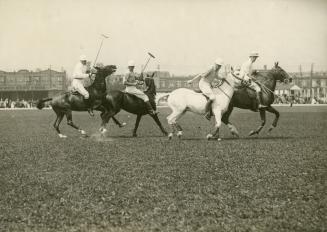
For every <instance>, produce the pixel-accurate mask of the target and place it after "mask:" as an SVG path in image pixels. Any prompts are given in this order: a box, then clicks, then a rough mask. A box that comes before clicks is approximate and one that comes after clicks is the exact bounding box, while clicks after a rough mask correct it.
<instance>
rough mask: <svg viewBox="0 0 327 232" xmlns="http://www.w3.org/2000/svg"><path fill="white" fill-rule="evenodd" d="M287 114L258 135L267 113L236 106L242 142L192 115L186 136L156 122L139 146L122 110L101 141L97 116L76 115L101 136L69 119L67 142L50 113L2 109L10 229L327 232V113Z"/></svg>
mask: <svg viewBox="0 0 327 232" xmlns="http://www.w3.org/2000/svg"><path fill="white" fill-rule="evenodd" d="M278 109H279V110H280V111H281V118H280V123H279V125H278V127H277V128H276V129H275V130H274V131H273V132H272V133H271V134H267V133H266V132H265V131H263V132H262V134H261V135H260V136H257V137H251V138H249V137H247V136H246V134H247V133H248V132H249V131H250V130H252V129H254V128H256V127H257V126H258V125H259V115H258V114H256V113H251V112H248V111H241V110H236V112H234V113H233V115H232V117H231V120H232V122H234V124H235V125H236V126H237V128H238V130H239V132H240V133H241V138H240V139H234V138H232V136H231V135H230V134H229V131H228V129H227V128H226V127H225V126H223V127H224V128H223V129H222V132H221V134H222V137H223V140H222V141H221V142H217V141H206V140H205V136H206V134H207V133H208V132H209V131H210V128H211V126H212V124H210V123H209V122H207V121H206V120H205V119H203V118H201V117H200V116H195V115H192V114H187V115H186V116H185V117H184V118H182V120H181V125H182V126H183V128H184V132H185V133H184V137H183V139H182V140H178V139H177V138H176V137H175V138H174V139H173V140H172V141H168V140H167V138H165V137H162V135H161V133H160V131H159V129H158V128H157V127H156V125H155V124H154V122H153V121H152V119H151V118H149V117H148V116H146V117H144V118H143V119H142V121H141V124H140V128H139V131H138V135H139V137H138V138H133V137H131V134H132V133H131V131H132V128H133V125H134V120H135V116H134V115H130V114H127V113H123V112H122V113H120V114H119V115H118V117H117V118H119V120H121V121H125V122H127V123H128V125H127V126H126V127H125V128H122V129H119V128H117V126H115V125H114V124H113V123H112V122H111V123H110V125H109V126H108V129H109V133H110V137H109V138H106V139H104V140H101V139H99V136H98V135H97V134H96V133H97V130H98V128H99V125H100V120H99V116H98V115H96V117H95V118H90V117H89V116H88V114H87V113H75V114H74V121H75V122H76V123H77V124H78V125H80V126H81V127H82V128H83V129H85V130H86V131H87V132H88V133H89V134H90V135H92V133H95V134H93V135H92V136H91V137H89V138H81V137H80V135H79V134H78V133H77V132H76V131H74V130H73V129H72V128H71V127H68V126H67V125H66V124H65V121H64V122H63V123H62V127H61V128H62V130H63V133H65V134H66V135H68V138H67V139H59V138H58V136H57V135H56V133H55V131H54V129H53V128H52V123H53V120H54V114H53V113H52V111H51V110H43V111H34V110H32V111H24V110H21V111H0V131H1V132H0V133H1V137H0V231H326V230H327V223H326V222H327V209H326V208H327V197H326V192H327V144H326V143H327V107H292V108H289V107H280V108H278ZM160 111H161V114H160V118H161V120H162V122H163V124H164V126H165V127H166V128H167V123H166V120H165V117H166V116H167V114H168V112H169V111H168V109H160ZM271 121H272V116H271V115H269V117H268V124H267V128H268V126H269V125H270V123H271ZM167 129H168V128H167Z"/></svg>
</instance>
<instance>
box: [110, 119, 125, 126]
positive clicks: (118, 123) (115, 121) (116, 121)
mask: <svg viewBox="0 0 327 232" xmlns="http://www.w3.org/2000/svg"><path fill="white" fill-rule="evenodd" d="M112 120H114V123H115V124H116V125H117V126H119V127H120V128H122V127H124V126H126V124H127V123H126V122H123V123H120V122H119V121H118V119H116V118H115V117H112Z"/></svg>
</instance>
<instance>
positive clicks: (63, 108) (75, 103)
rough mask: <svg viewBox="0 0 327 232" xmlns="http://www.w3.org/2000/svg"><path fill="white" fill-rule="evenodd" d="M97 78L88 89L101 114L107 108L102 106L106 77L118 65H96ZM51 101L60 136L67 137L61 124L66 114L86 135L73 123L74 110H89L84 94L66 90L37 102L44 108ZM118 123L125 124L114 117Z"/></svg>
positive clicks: (56, 127)
mask: <svg viewBox="0 0 327 232" xmlns="http://www.w3.org/2000/svg"><path fill="white" fill-rule="evenodd" d="M95 69H96V73H95V79H94V82H93V83H92V85H91V86H89V87H87V88H86V90H87V91H88V92H89V94H90V99H91V102H92V105H93V107H92V108H94V109H95V110H98V111H101V115H104V114H106V108H104V107H103V106H102V99H103V98H104V96H105V95H106V91H107V89H106V77H107V76H109V75H111V74H113V73H114V72H115V71H116V69H117V67H116V66H115V65H107V66H105V67H102V68H100V67H95ZM48 101H51V102H50V105H51V107H52V109H53V111H54V112H55V113H56V115H57V118H56V120H55V122H54V124H53V126H54V128H55V129H56V131H57V133H58V135H59V137H60V138H66V137H67V136H66V135H63V134H61V132H60V129H59V125H60V123H61V121H62V119H63V117H64V116H65V115H66V118H67V124H68V125H70V126H71V127H73V128H75V129H77V130H78V131H79V132H80V133H81V134H82V135H86V133H85V131H84V130H82V129H80V128H79V127H78V126H77V125H76V124H74V123H73V117H72V111H87V110H88V109H87V108H88V107H87V106H86V105H85V102H84V100H83V96H81V95H80V94H79V93H72V92H66V93H63V94H60V95H58V96H55V97H53V98H45V99H40V100H39V101H38V103H37V108H38V109H40V110H41V109H42V108H43V107H44V106H45V102H48ZM113 119H114V121H115V122H116V124H118V125H119V126H120V127H121V126H123V125H122V124H120V123H119V122H118V121H117V120H116V119H115V118H113Z"/></svg>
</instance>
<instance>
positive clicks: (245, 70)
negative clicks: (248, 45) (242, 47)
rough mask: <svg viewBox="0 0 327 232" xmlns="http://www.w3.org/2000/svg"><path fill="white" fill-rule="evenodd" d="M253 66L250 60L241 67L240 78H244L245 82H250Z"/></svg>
mask: <svg viewBox="0 0 327 232" xmlns="http://www.w3.org/2000/svg"><path fill="white" fill-rule="evenodd" d="M252 66H253V63H252V61H251V59H248V60H247V61H245V62H244V63H243V64H242V66H241V70H240V78H243V79H245V80H248V79H249V78H251V73H252Z"/></svg>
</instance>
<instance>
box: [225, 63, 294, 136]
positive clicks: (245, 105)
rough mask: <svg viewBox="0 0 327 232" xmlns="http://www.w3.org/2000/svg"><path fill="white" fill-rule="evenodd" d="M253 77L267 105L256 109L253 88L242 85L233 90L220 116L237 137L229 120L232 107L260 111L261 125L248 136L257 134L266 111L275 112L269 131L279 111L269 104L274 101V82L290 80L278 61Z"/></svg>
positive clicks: (235, 130)
mask: <svg viewBox="0 0 327 232" xmlns="http://www.w3.org/2000/svg"><path fill="white" fill-rule="evenodd" d="M255 77H256V79H257V82H258V83H259V84H260V85H261V89H262V98H263V99H262V100H263V104H264V105H266V106H268V107H267V108H264V109H260V110H259V109H258V102H257V100H256V97H255V91H254V90H253V89H250V88H249V87H243V88H241V89H238V90H237V91H235V92H234V95H233V98H232V100H231V102H230V104H229V107H228V110H227V112H226V113H225V114H224V115H223V117H222V122H223V123H225V124H226V125H227V126H228V127H229V129H230V131H231V133H232V134H233V135H235V136H237V137H238V136H239V135H238V131H237V129H236V127H235V126H234V125H233V124H232V123H231V122H230V121H229V116H230V115H231V113H232V111H233V108H234V107H237V108H241V109H249V110H251V111H254V112H257V111H259V112H260V117H261V125H260V126H259V127H258V128H257V129H255V130H252V131H251V132H250V133H249V135H250V136H251V135H254V134H259V132H260V131H261V130H262V128H263V127H264V125H265V124H266V111H268V112H270V113H273V114H275V119H274V121H273V123H272V125H271V127H270V128H269V129H268V131H269V132H270V131H271V130H272V129H274V128H275V127H276V126H277V122H278V119H279V112H278V111H277V110H276V109H275V108H274V107H272V106H271V104H272V103H273V102H274V91H275V88H276V82H277V81H281V82H287V81H291V78H290V76H289V75H288V74H287V72H285V71H284V70H283V69H282V68H281V67H279V66H278V62H276V63H275V65H274V67H273V68H272V69H271V70H269V71H267V72H258V73H256V74H255Z"/></svg>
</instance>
